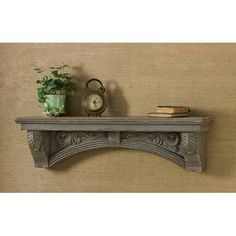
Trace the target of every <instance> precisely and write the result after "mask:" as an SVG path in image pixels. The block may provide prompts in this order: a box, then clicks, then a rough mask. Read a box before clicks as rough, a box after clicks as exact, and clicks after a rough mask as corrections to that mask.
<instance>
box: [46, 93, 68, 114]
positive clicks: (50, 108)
mask: <svg viewBox="0 0 236 236" xmlns="http://www.w3.org/2000/svg"><path fill="white" fill-rule="evenodd" d="M65 100H66V95H46V102H45V103H44V104H43V105H44V110H43V113H44V115H45V116H62V115H64V114H65Z"/></svg>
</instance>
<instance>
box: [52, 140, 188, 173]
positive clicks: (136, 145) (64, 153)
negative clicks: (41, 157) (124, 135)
mask: <svg viewBox="0 0 236 236" xmlns="http://www.w3.org/2000/svg"><path fill="white" fill-rule="evenodd" d="M114 147H115V148H125V149H134V150H137V151H143V152H148V153H151V154H154V155H157V156H159V157H161V158H164V159H166V160H168V161H170V162H172V163H174V164H176V165H179V166H180V167H182V168H185V160H184V157H183V156H181V155H179V154H177V153H173V152H171V151H169V150H167V149H165V148H162V147H156V146H155V145H150V144H147V143H143V142H138V141H132V142H124V143H103V142H101V141H95V142H91V143H86V144H82V145H79V144H77V145H72V146H70V147H69V148H66V149H62V150H61V151H59V152H57V153H55V154H53V155H52V156H51V157H50V158H49V166H53V165H55V164H56V163H58V162H60V161H62V160H64V159H66V158H68V157H70V156H72V155H74V154H77V153H80V152H85V151H88V150H94V149H102V148H114Z"/></svg>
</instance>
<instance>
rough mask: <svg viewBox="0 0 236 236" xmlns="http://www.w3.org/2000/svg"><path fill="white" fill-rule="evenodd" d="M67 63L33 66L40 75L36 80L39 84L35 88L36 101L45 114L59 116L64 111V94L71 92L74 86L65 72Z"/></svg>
mask: <svg viewBox="0 0 236 236" xmlns="http://www.w3.org/2000/svg"><path fill="white" fill-rule="evenodd" d="M66 68H69V66H68V65H66V64H62V65H60V66H58V67H49V69H48V70H46V69H44V68H35V69H34V70H35V71H36V72H37V73H38V74H39V75H40V79H39V80H37V81H36V83H37V84H40V87H39V88H37V94H38V102H39V103H40V104H42V105H43V113H44V115H45V116H61V115H63V114H64V113H65V98H66V95H67V94H69V93H70V92H72V91H73V90H74V89H75V88H76V86H75V83H73V82H72V81H71V76H70V74H69V73H67V72H65V70H66Z"/></svg>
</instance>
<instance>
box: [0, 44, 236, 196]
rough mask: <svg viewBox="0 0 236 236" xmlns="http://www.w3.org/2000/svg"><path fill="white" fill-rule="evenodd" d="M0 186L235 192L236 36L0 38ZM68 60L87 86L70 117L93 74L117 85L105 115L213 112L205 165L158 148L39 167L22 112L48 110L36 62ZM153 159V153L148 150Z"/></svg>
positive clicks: (73, 102)
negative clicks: (209, 39)
mask: <svg viewBox="0 0 236 236" xmlns="http://www.w3.org/2000/svg"><path fill="white" fill-rule="evenodd" d="M0 60H1V63H0V92H1V99H0V111H1V112H0V119H1V122H0V129H1V133H0V191H1V192H235V191H236V145H235V140H236V119H235V117H236V93H235V91H236V66H235V65H236V44H0ZM62 62H65V63H68V64H69V65H71V66H72V67H73V68H72V70H71V72H72V74H73V77H74V79H75V80H76V81H77V83H78V85H79V90H78V91H77V92H76V93H75V94H74V96H73V97H68V100H67V102H68V103H70V107H69V109H68V110H67V112H68V113H67V115H70V116H81V115H84V113H83V112H82V111H81V107H80V102H79V101H80V98H81V90H82V87H83V86H84V85H85V81H87V79H88V78H92V77H96V78H98V79H100V80H101V81H102V82H103V83H104V86H105V87H106V88H107V91H109V94H108V95H109V98H110V101H112V102H110V105H109V108H108V110H107V111H106V113H105V114H104V115H106V116H110V115H111V116H145V115H147V113H148V112H151V111H154V110H155V108H156V106H157V105H176V106H177V105H179V106H189V107H190V108H191V111H192V113H193V114H198V115H210V116H213V117H215V120H214V122H213V123H212V126H211V129H210V131H209V133H208V137H207V149H206V154H207V163H206V165H207V169H206V172H204V173H201V174H198V173H188V172H186V171H184V170H182V169H180V168H176V166H175V165H174V164H172V163H170V162H167V161H166V160H164V159H161V158H153V155H152V154H148V153H145V152H141V151H135V150H126V149H116V148H114V149H100V150H91V151H88V152H84V153H81V154H79V156H77V155H75V158H73V157H71V158H69V159H68V160H66V161H62V162H61V163H60V164H58V165H57V166H56V167H55V168H53V170H50V171H49V170H45V169H37V168H33V167H32V165H33V161H32V158H31V153H30V150H29V148H28V146H27V145H26V133H24V132H22V131H20V129H19V126H18V125H17V124H16V123H15V122H14V120H15V117H17V116H40V115H41V114H42V112H41V108H40V107H39V106H38V104H37V102H36V84H35V80H36V79H37V75H36V74H35V73H34V71H33V68H35V67H38V66H56V65H58V64H60V63H62ZM144 157H145V158H144Z"/></svg>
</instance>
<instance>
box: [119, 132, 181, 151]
mask: <svg viewBox="0 0 236 236" xmlns="http://www.w3.org/2000/svg"><path fill="white" fill-rule="evenodd" d="M121 137H122V138H123V139H135V140H140V141H143V142H147V143H151V144H153V145H155V146H161V147H165V148H175V149H177V148H178V145H179V143H180V137H179V134H178V133H164V132H154V133H148V132H130V133H123V134H122V136H121Z"/></svg>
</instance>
